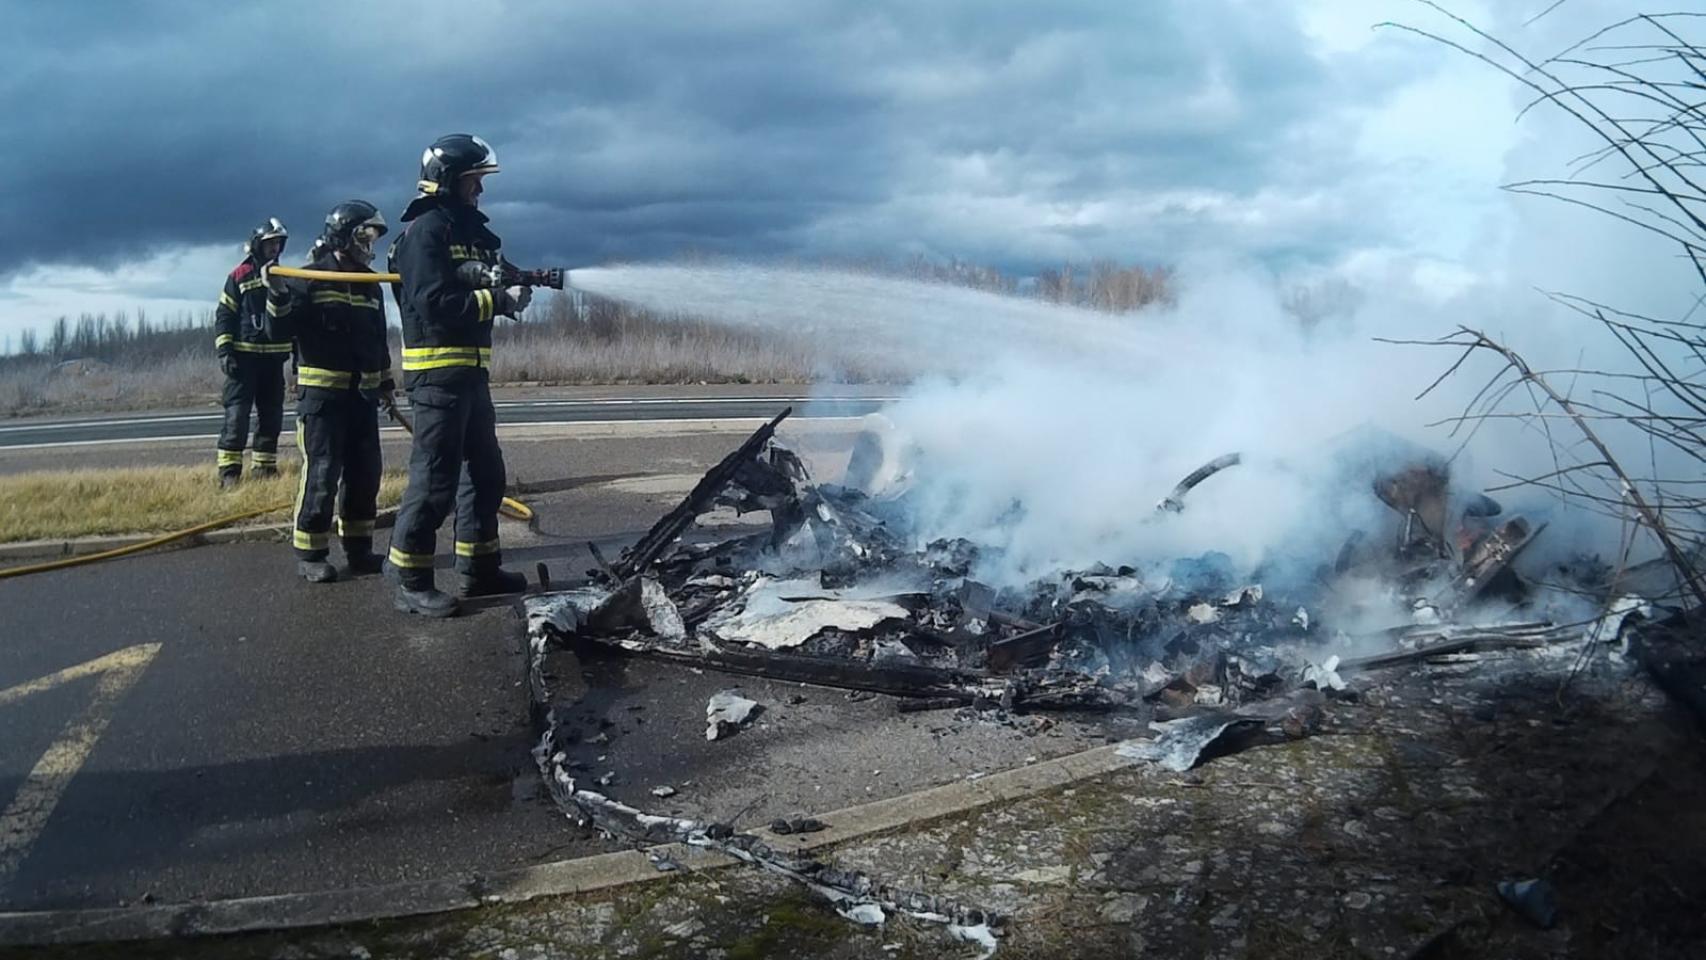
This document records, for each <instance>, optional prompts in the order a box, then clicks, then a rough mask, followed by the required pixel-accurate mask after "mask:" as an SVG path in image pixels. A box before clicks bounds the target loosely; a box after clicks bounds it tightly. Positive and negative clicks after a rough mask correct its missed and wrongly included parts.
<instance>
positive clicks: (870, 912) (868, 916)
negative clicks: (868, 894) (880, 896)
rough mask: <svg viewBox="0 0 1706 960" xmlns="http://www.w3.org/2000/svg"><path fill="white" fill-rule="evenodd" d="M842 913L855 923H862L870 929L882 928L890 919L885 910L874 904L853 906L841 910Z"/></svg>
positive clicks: (856, 904)
mask: <svg viewBox="0 0 1706 960" xmlns="http://www.w3.org/2000/svg"><path fill="white" fill-rule="evenodd" d="M840 913H841V915H842V916H844V917H846V918H847V919H849V920H851V921H853V922H854V923H862V924H865V925H866V926H870V927H880V926H882V925H883V924H884V923H887V922H888V919H889V918H888V916H887V915H886V914H884V913H883V908H882V907H879V906H877V905H876V904H874V903H855V904H851V905H849V906H847V907H843V908H841V910H840Z"/></svg>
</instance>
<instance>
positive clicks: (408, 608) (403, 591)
mask: <svg viewBox="0 0 1706 960" xmlns="http://www.w3.org/2000/svg"><path fill="white" fill-rule="evenodd" d="M393 603H394V604H395V606H396V607H397V609H398V610H401V611H403V612H404V613H418V614H420V615H421V616H423V617H432V618H433V619H435V620H436V619H442V618H444V617H454V616H456V610H457V605H456V598H455V597H452V596H451V595H450V594H448V593H445V592H444V591H442V590H439V589H438V588H437V587H435V586H433V585H432V584H430V583H429V584H427V585H425V586H424V587H414V588H412V587H410V586H409V584H407V583H400V584H398V585H397V596H396V597H395V599H394V600H393Z"/></svg>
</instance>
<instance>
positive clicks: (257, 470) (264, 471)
mask: <svg viewBox="0 0 1706 960" xmlns="http://www.w3.org/2000/svg"><path fill="white" fill-rule="evenodd" d="M249 476H251V477H253V478H255V479H256V480H271V479H272V478H274V477H276V476H278V468H277V467H250V468H249Z"/></svg>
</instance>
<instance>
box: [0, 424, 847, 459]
mask: <svg viewBox="0 0 1706 960" xmlns="http://www.w3.org/2000/svg"><path fill="white" fill-rule="evenodd" d="M859 419H863V418H862V417H861V416H859V415H855V414H841V415H834V416H821V417H798V416H796V417H789V418H788V422H789V423H815V422H817V421H820V420H821V421H832V420H859ZM769 420H770V418H769V417H760V416H745V417H741V416H734V417H655V418H653V417H646V418H641V419H631V420H620V419H607V420H599V419H593V420H516V421H513V422H510V423H500V424H498V432H499V433H500V434H501V433H502V432H503V431H505V430H508V429H510V428H512V427H516V428H518V427H580V426H588V425H593V424H609V425H619V424H689V423H768V422H769ZM402 429H403V428H402V427H397V426H385V427H380V428H379V432H380V433H399V432H401V431H402ZM218 439H219V434H217V433H208V434H181V435H174V436H170V437H117V438H114V439H111V440H54V441H51V442H48V443H11V444H0V457H4V456H5V455H6V454H7V453H8V452H10V451H13V450H49V449H54V448H58V447H100V446H105V445H108V444H118V443H172V442H174V441H177V442H189V441H192V440H218Z"/></svg>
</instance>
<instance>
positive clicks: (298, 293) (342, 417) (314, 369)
mask: <svg viewBox="0 0 1706 960" xmlns="http://www.w3.org/2000/svg"><path fill="white" fill-rule="evenodd" d="M385 230H386V228H385V218H384V217H383V216H380V214H379V209H378V208H377V207H375V206H374V205H373V204H371V203H368V202H366V201H363V200H348V201H345V202H343V203H340V204H338V205H337V206H335V207H333V208H332V211H331V213H329V214H327V215H326V229H325V231H324V232H323V233H322V234H321V235H320V238H319V239H318V240H316V241H315V242H314V248H313V250H312V251H310V253H309V264H308V265H309V267H310V268H312V269H315V270H326V271H336V272H342V273H372V272H373V269H372V268H371V267H370V266H369V264H370V263H372V262H373V245H374V243H375V241H377V240H378V239H379V238H380V237H381V236H383V235H384V234H385ZM262 273H263V277H264V279H265V282H266V285H267V323H268V327H269V332H271V333H272V334H273V335H274V336H281V335H284V336H292V337H294V339H295V341H296V388H297V396H298V400H297V406H296V446H297V449H298V450H300V451H301V453H302V482H301V484H300V485H299V486H298V487H297V494H296V509H295V513H294V516H295V523H296V528H295V530H293V531H292V533H291V544H292V546H294V547H295V550H296V571H297V574H298V575H299V576H301V577H302V579H304V580H307V581H308V582H310V583H326V582H329V581H332V580H336V579H337V578H338V572H337V568H335V567H333V566H332V565H331V564H330V563H329V562H328V561H327V557H328V556H329V547H330V541H331V534H332V527H333V519H332V514H333V510H334V507H335V508H336V511H337V524H336V525H337V533H338V538H339V540H340V541H341V543H342V546H343V549H344V559H345V561H346V562H347V563H348V565H349V571H350V573H352V574H359V573H378V572H379V571H380V569H381V566H382V565H381V562H380V559H379V556H378V555H377V554H375V553H374V552H373V520H374V517H375V515H376V512H377V511H376V507H377V501H378V498H379V479H380V472H381V459H380V452H379V406H380V405H381V404H386V403H389V402H391V396H392V391H393V383H394V379H393V377H392V374H391V354H390V346H389V345H388V344H387V343H386V339H385V307H384V304H383V302H382V301H381V299H380V298H381V296H382V295H381V293H380V287H379V285H378V284H377V283H352V282H347V281H339V280H287V279H285V278H284V277H281V276H278V275H276V274H274V273H273V272H272V269H271V267H270V266H269V267H267V268H265V269H264V270H263V271H262ZM340 488H341V492H342V496H339V493H340Z"/></svg>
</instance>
